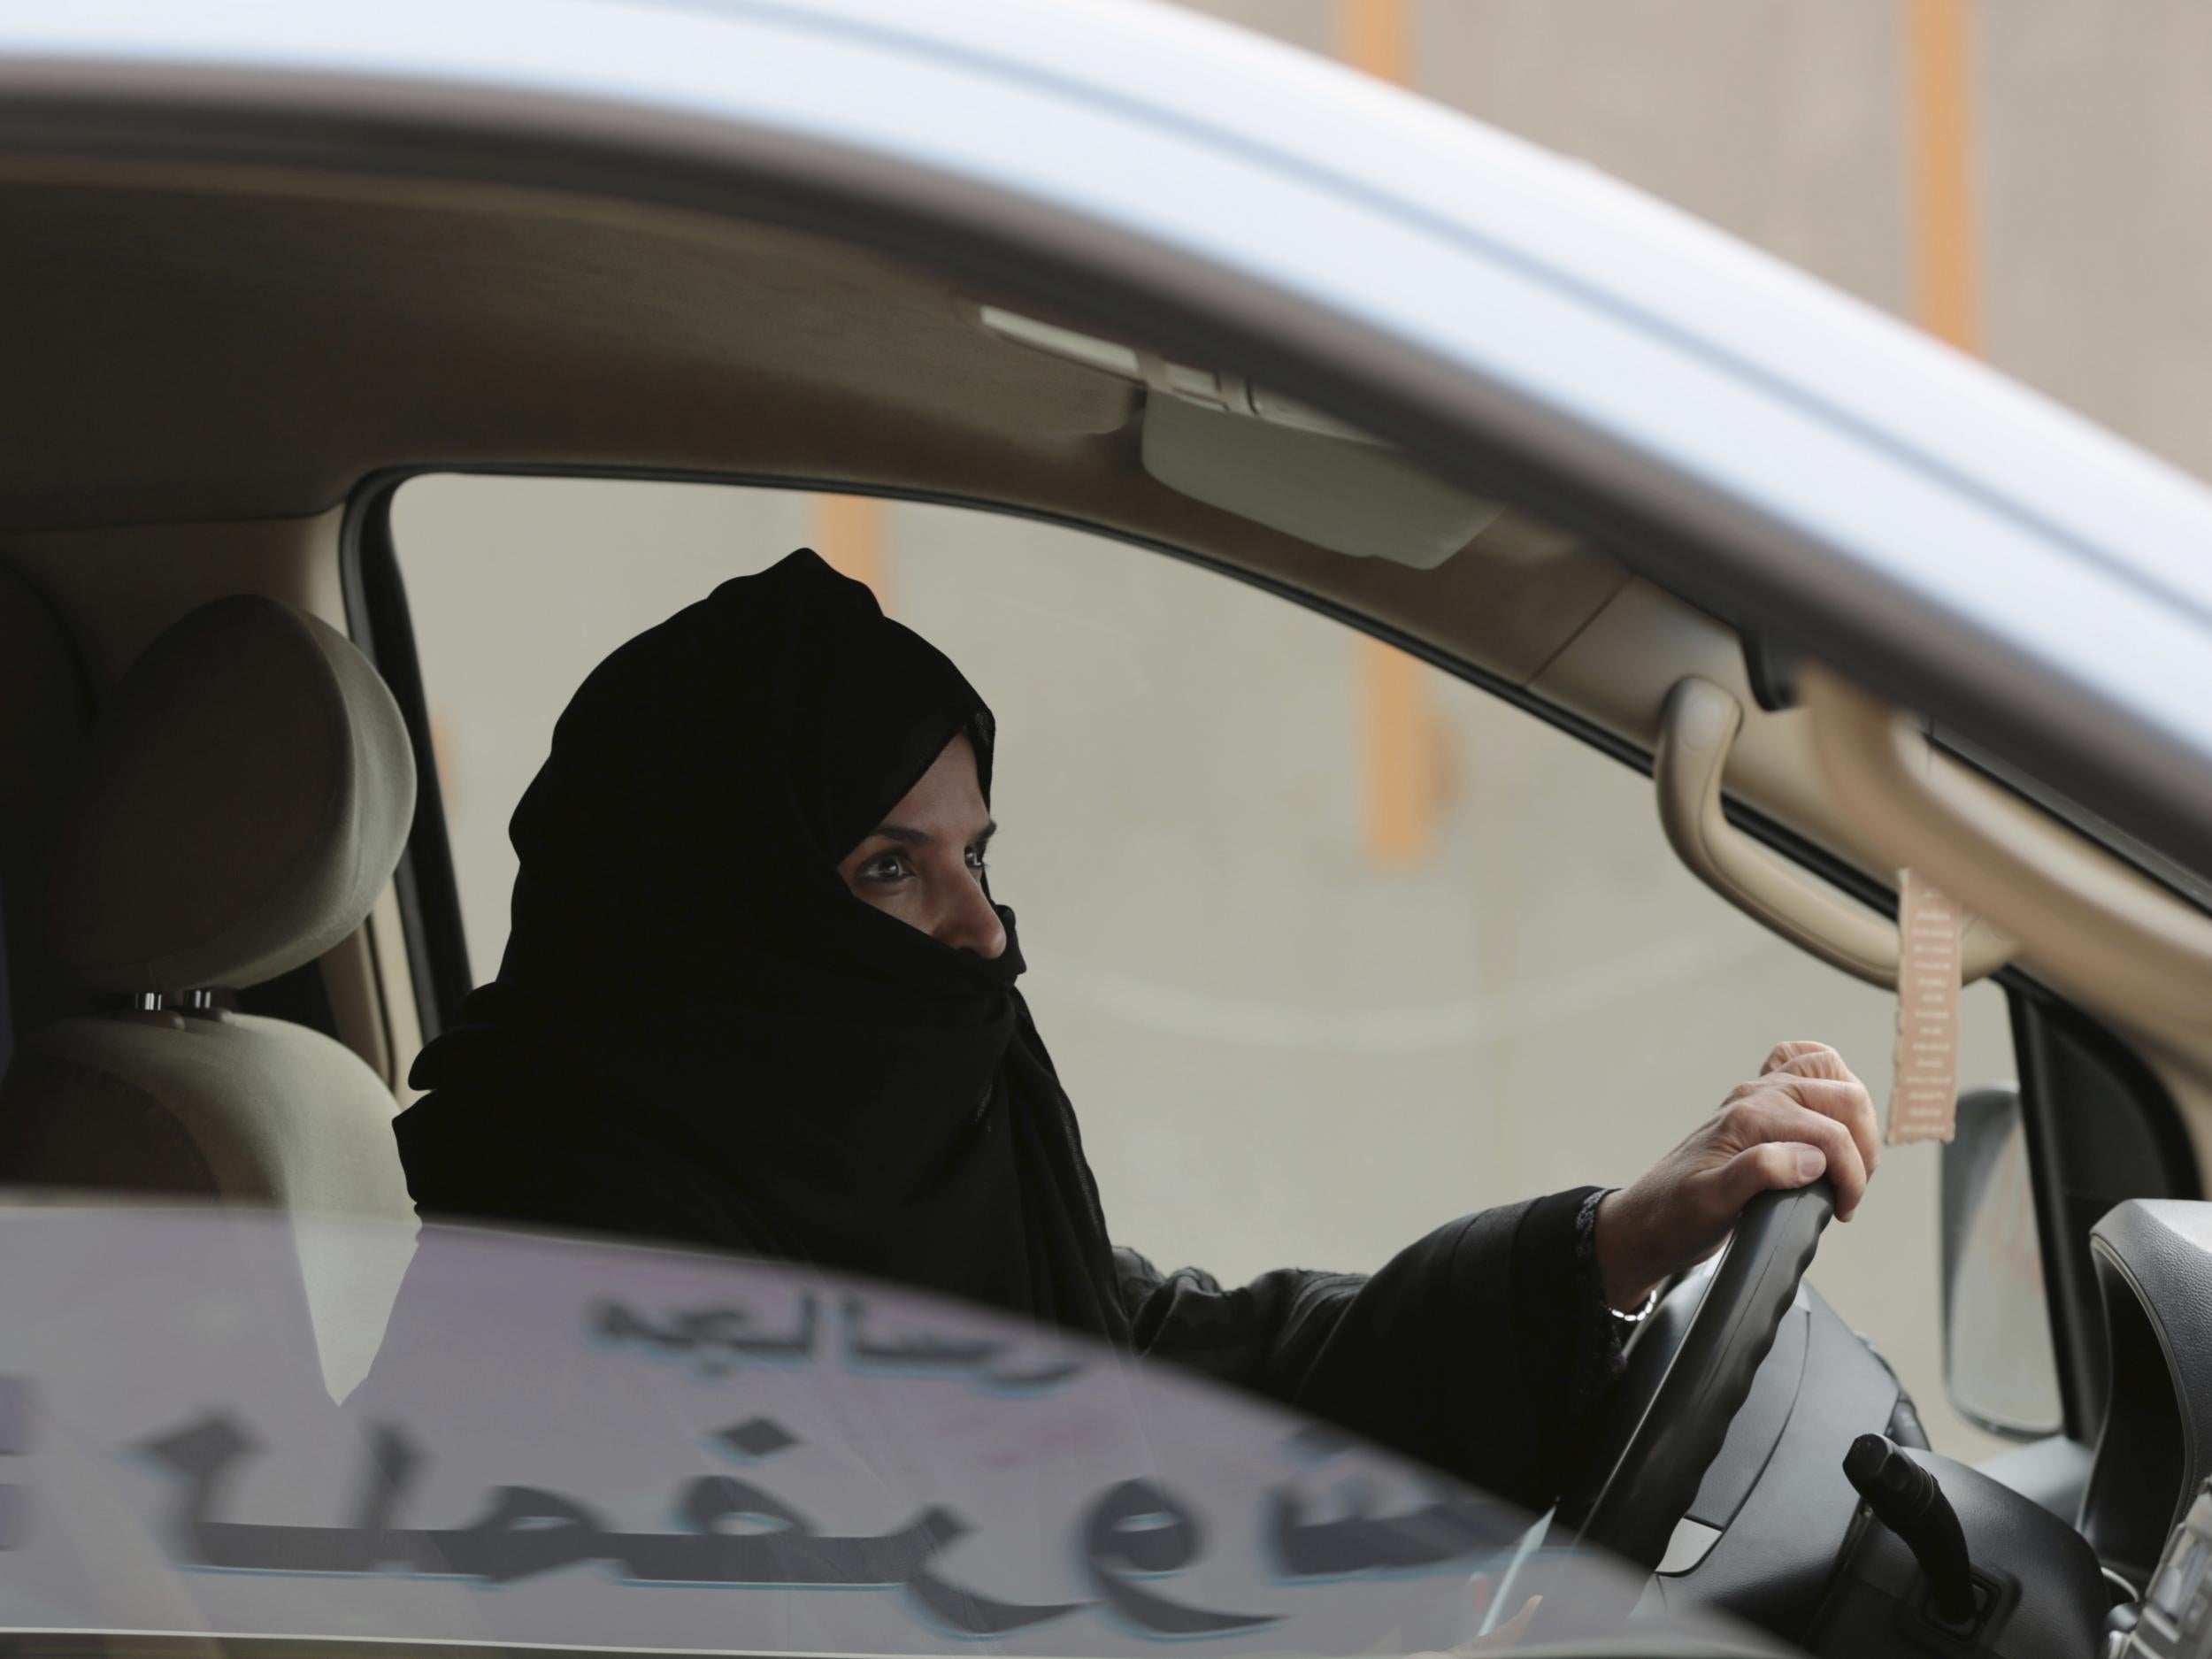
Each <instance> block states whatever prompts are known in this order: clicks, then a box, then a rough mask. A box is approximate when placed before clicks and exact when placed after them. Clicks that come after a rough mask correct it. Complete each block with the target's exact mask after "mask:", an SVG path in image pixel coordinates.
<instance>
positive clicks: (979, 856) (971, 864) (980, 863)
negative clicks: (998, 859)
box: [968, 847, 991, 870]
mask: <svg viewBox="0 0 2212 1659" xmlns="http://www.w3.org/2000/svg"><path fill="white" fill-rule="evenodd" d="M990 867H991V866H990V865H989V864H986V863H985V862H984V860H983V849H981V848H980V847H971V848H969V849H968V868H969V869H971V870H988V869H989V868H990Z"/></svg>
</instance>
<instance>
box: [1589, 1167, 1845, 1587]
mask: <svg viewBox="0 0 2212 1659" xmlns="http://www.w3.org/2000/svg"><path fill="white" fill-rule="evenodd" d="M1834 1214H1835V1189H1834V1187H1832V1186H1831V1185H1830V1184H1829V1183H1828V1182H1827V1181H1826V1180H1824V1179H1823V1180H1817V1181H1815V1182H1813V1183H1812V1184H1811V1185H1810V1186H1808V1187H1797V1188H1795V1189H1794V1190H1792V1191H1788V1192H1769V1193H1762V1194H1760V1195H1759V1196H1758V1197H1756V1198H1755V1199H1753V1200H1752V1201H1751V1202H1750V1203H1748V1204H1747V1205H1746V1206H1745V1207H1744V1212H1743V1215H1742V1216H1741V1217H1740V1219H1739V1220H1738V1221H1737V1223H1736V1228H1735V1232H1734V1233H1732V1235H1731V1236H1730V1238H1729V1241H1728V1245H1727V1253H1726V1254H1725V1255H1724V1256H1723V1257H1722V1259H1721V1263H1720V1265H1719V1266H1718V1267H1717V1269H1715V1270H1714V1272H1713V1275H1712V1278H1711V1279H1709V1281H1708V1283H1707V1285H1706V1288H1705V1294H1704V1296H1703V1298H1702V1300H1701V1302H1699V1304H1698V1308H1697V1311H1696V1313H1695V1314H1694V1315H1693V1316H1692V1317H1691V1319H1690V1323H1689V1326H1688V1328H1687V1329H1686V1331H1685V1332H1684V1333H1683V1335H1682V1340H1681V1341H1680V1343H1679V1344H1678V1346H1677V1347H1676V1348H1675V1351H1674V1354H1673V1356H1671V1358H1670V1359H1669V1361H1668V1363H1667V1369H1666V1372H1665V1374H1664V1376H1663V1377H1662V1378H1661V1379H1660V1382H1659V1386H1658V1387H1657V1389H1656V1390H1655V1392H1654V1393H1653V1394H1652V1396H1651V1400H1650V1402H1649V1403H1648V1404H1647V1405H1646V1407H1645V1408H1644V1410H1643V1414H1642V1416H1641V1417H1640V1418H1639V1419H1638V1421H1637V1423H1636V1426H1635V1427H1634V1429H1633V1430H1632V1431H1631V1432H1630V1433H1629V1436H1628V1439H1627V1441H1626V1443H1625V1444H1624V1446H1623V1448H1622V1449H1621V1453H1620V1455H1619V1456H1618V1457H1617V1459H1616V1460H1615V1461H1614V1463H1613V1467H1612V1469H1611V1470H1610V1471H1609V1472H1608V1473H1607V1474H1606V1477H1605V1479H1604V1482H1603V1484H1602V1485H1601V1486H1600V1487H1599V1488H1598V1492H1597V1495H1596V1496H1595V1497H1594V1499H1593V1500H1592V1501H1591V1502H1590V1504H1589V1507H1588V1509H1587V1510H1586V1512H1585V1514H1584V1517H1583V1519H1582V1523H1581V1526H1580V1528H1579V1538H1580V1541H1581V1542H1582V1543H1583V1544H1584V1545H1586V1546H1594V1547H1596V1548H1598V1549H1600V1550H1601V1551H1603V1552H1605V1553H1607V1554H1609V1555H1612V1556H1615V1557H1617V1558H1619V1559H1621V1560H1624V1561H1627V1562H1630V1563H1633V1564H1634V1565H1636V1566H1637V1567H1640V1568H1641V1569H1642V1570H1643V1571H1646V1572H1649V1571H1652V1570H1653V1569H1654V1568H1655V1567H1657V1566H1658V1564H1659V1562H1660V1560H1661V1558H1662V1557H1663V1555H1665V1553H1666V1548H1667V1544H1668V1542H1669V1540H1671V1539H1672V1537H1673V1535H1674V1529H1675V1525H1676V1524H1677V1523H1678V1522H1679V1521H1680V1520H1681V1518H1682V1517H1683V1515H1684V1514H1685V1513H1686V1511H1687V1510H1688V1509H1689V1507H1690V1505H1691V1504H1692V1503H1693V1502H1694V1501H1695V1500H1696V1497H1697V1493H1698V1487H1699V1486H1700V1485H1701V1483H1702V1482H1703V1480H1704V1479H1705V1472H1706V1471H1707V1470H1708V1469H1709V1468H1710V1467H1711V1466H1712V1463H1713V1460H1714V1458H1716V1457H1717V1456H1718V1455H1720V1449H1721V1445H1722V1442H1723V1441H1724V1440H1726V1439H1727V1437H1728V1428H1729V1425H1730V1424H1732V1422H1734V1421H1735V1417H1736V1413H1737V1411H1738V1410H1740V1409H1741V1408H1742V1406H1743V1402H1744V1401H1745V1399H1746V1398H1747V1396H1748V1395H1749V1394H1750V1393H1751V1385H1752V1383H1753V1381H1754V1380H1755V1379H1756V1377H1757V1376H1758V1373H1759V1367H1760V1365H1761V1364H1762V1363H1764V1362H1765V1359H1766V1356H1767V1355H1768V1353H1769V1352H1770V1350H1771V1349H1772V1348H1773V1347H1774V1338H1775V1333H1777V1332H1778V1330H1780V1329H1781V1325H1782V1318H1783V1316H1784V1315H1786V1313H1787V1312H1788V1311H1789V1310H1790V1306H1791V1304H1792V1303H1793V1302H1795V1301H1796V1299H1797V1287H1798V1285H1799V1283H1800V1282H1801V1280H1802V1279H1804V1277H1805V1270H1806V1269H1807V1268H1808V1267H1809V1266H1810V1265H1811V1264H1812V1260H1813V1254H1814V1252H1815V1251H1816V1249H1817V1248H1819V1243H1820V1234H1821V1232H1822V1230H1823V1229H1824V1228H1825V1227H1826V1226H1827V1225H1828V1221H1829V1218H1830V1217H1832V1216H1833V1215H1834Z"/></svg>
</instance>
